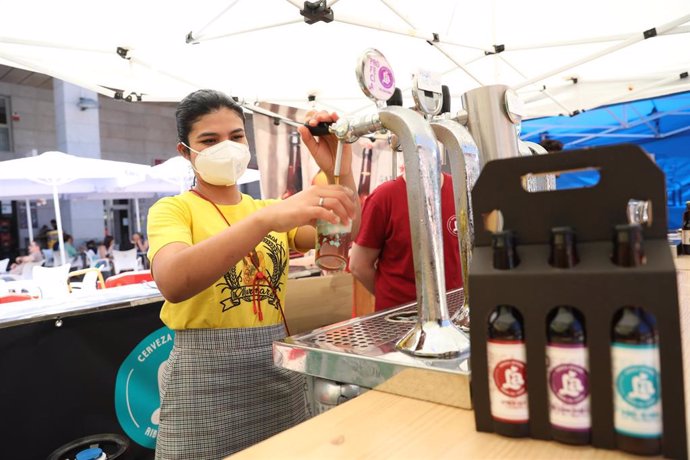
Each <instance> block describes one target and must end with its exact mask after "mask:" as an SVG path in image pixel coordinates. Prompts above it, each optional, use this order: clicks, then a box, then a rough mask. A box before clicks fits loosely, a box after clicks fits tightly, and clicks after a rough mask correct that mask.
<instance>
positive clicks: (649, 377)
mask: <svg viewBox="0 0 690 460" xmlns="http://www.w3.org/2000/svg"><path fill="white" fill-rule="evenodd" d="M616 389H617V390H618V394H620V395H621V397H622V398H623V399H624V400H625V401H626V402H627V403H628V404H630V405H631V406H633V407H635V408H637V409H647V408H648V407H652V406H653V405H654V404H656V403H657V402H659V373H658V372H657V370H656V369H654V368H653V367H651V366H628V367H626V368H625V369H623V370H622V371H621V372H620V374H618V378H617V379H616Z"/></svg>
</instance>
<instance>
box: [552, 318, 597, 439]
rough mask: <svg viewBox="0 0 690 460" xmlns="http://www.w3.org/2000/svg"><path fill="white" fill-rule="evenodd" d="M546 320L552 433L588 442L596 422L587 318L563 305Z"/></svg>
mask: <svg viewBox="0 0 690 460" xmlns="http://www.w3.org/2000/svg"><path fill="white" fill-rule="evenodd" d="M546 321H547V324H548V327H547V346H546V376H547V389H548V394H549V420H550V422H551V435H552V436H553V439H555V440H556V441H560V442H564V443H567V444H588V443H589V440H590V432H591V426H592V423H591V415H590V409H589V405H590V397H589V371H588V370H589V364H588V356H587V347H586V336H585V328H584V324H585V321H584V317H583V315H582V313H581V312H580V311H579V310H577V309H576V308H573V307H571V306H569V305H560V306H558V307H556V308H554V309H553V310H552V311H551V312H550V313H549V315H548V317H547V320H546Z"/></svg>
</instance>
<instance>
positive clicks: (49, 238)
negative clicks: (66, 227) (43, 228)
mask: <svg viewBox="0 0 690 460" xmlns="http://www.w3.org/2000/svg"><path fill="white" fill-rule="evenodd" d="M50 227H51V229H50V230H48V232H47V233H46V248H47V249H53V246H55V243H57V242H58V229H57V228H58V226H57V221H56V220H55V219H51V220H50Z"/></svg>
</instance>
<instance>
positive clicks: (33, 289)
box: [0, 279, 42, 303]
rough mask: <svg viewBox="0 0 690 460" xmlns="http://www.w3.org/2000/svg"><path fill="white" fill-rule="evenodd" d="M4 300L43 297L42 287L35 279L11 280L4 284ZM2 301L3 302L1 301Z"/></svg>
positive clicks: (12, 300)
mask: <svg viewBox="0 0 690 460" xmlns="http://www.w3.org/2000/svg"><path fill="white" fill-rule="evenodd" d="M3 292H4V294H3V298H5V300H4V302H5V303H6V302H16V301H18V300H30V299H40V298H41V294H42V293H41V288H40V287H39V285H38V283H36V282H35V281H34V280H22V279H17V280H11V281H5V283H4V284H3ZM0 303H2V302H0Z"/></svg>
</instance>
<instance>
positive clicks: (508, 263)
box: [491, 230, 520, 270]
mask: <svg viewBox="0 0 690 460" xmlns="http://www.w3.org/2000/svg"><path fill="white" fill-rule="evenodd" d="M491 247H492V248H493V250H494V268H496V269H498V270H508V269H510V268H515V267H517V266H518V265H519V264H520V257H518V254H517V251H516V250H515V232H514V231H513V230H503V231H500V232H496V233H494V234H493V235H491Z"/></svg>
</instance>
